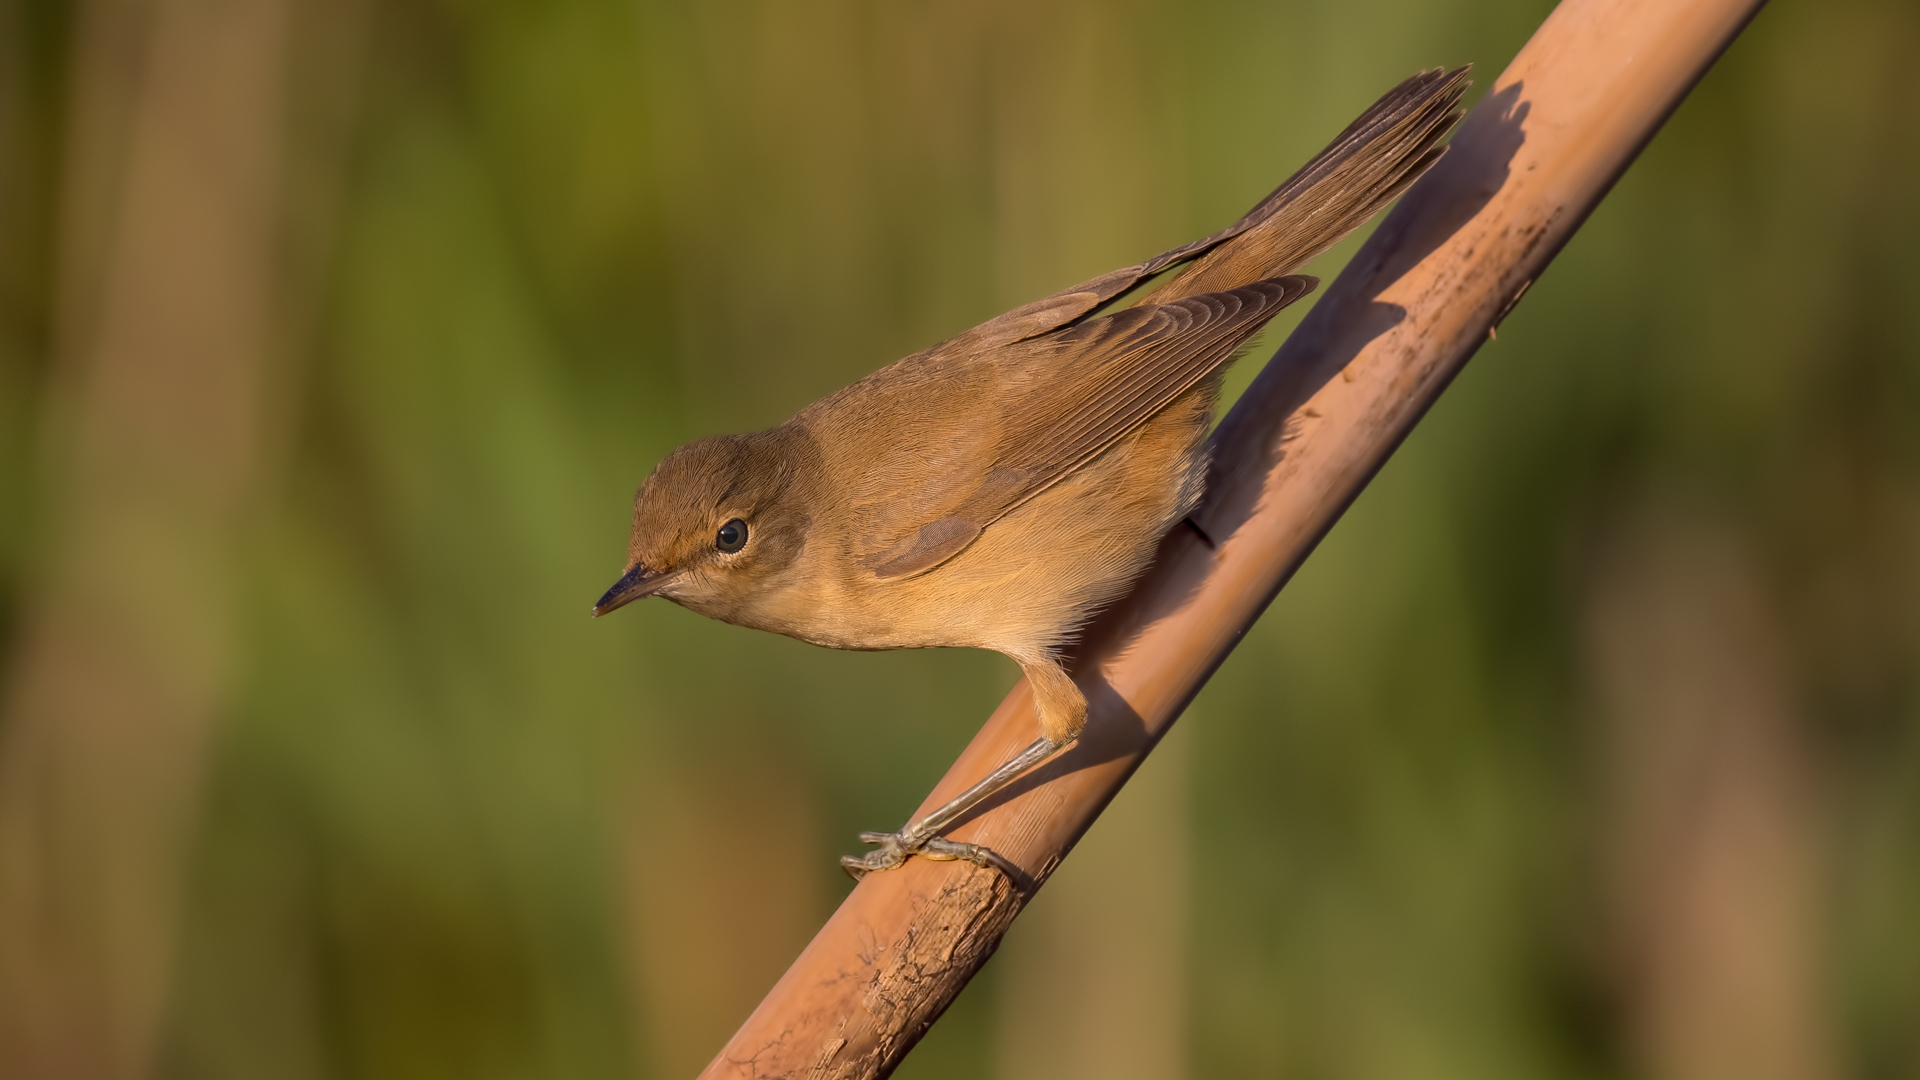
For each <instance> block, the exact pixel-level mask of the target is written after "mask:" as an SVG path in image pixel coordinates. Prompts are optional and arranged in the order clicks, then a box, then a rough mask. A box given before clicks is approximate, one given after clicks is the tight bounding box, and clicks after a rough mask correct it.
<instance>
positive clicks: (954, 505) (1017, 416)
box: [849, 277, 1315, 578]
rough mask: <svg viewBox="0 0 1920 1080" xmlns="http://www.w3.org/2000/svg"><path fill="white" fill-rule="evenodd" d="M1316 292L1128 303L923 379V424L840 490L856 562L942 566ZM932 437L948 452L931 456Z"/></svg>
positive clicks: (917, 412) (906, 571) (1262, 288)
mask: <svg viewBox="0 0 1920 1080" xmlns="http://www.w3.org/2000/svg"><path fill="white" fill-rule="evenodd" d="M1314 284H1315V281H1314V279H1313V278H1308V277H1285V278H1276V279H1273V280H1270V281H1260V282H1255V283H1253V284H1251V285H1246V286H1242V287H1241V288H1238V289H1231V290H1228V291H1225V292H1218V293H1207V294H1205V295H1201V296H1192V297H1187V298H1184V299H1181V300H1177V301H1175V302H1173V303H1169V304H1156V305H1148V306H1141V307H1134V308H1128V309H1126V310H1124V311H1121V312H1118V313H1116V314H1114V315H1110V316H1107V317H1105V318H1101V319H1096V320H1093V321H1091V322H1087V323H1082V324H1080V325H1078V326H1073V327H1070V328H1068V329H1065V330H1061V331H1058V332H1056V333H1053V334H1048V335H1045V336H1043V337H1040V338H1035V339H1030V340H1027V341H1023V342H1019V343H1016V344H1013V345H1009V346H1005V347H1003V348H1002V349H999V350H996V351H995V352H994V353H993V354H992V355H991V356H976V357H975V358H974V362H972V363H967V364H965V365H964V368H963V369H961V368H950V369H948V370H947V371H944V372H942V373H941V375H942V376H943V377H940V378H936V379H929V380H927V381H926V383H925V384H923V385H922V387H921V389H920V391H919V393H921V394H924V395H927V396H925V397H924V398H922V399H921V400H918V401H916V402H915V406H916V407H914V408H912V409H911V411H910V413H908V415H912V416H914V417H916V418H925V419H916V421H915V422H911V423H904V424H902V425H901V426H900V432H899V434H898V438H899V439H900V440H901V445H900V448H899V450H898V451H897V452H895V453H891V454H888V455H886V460H885V461H884V462H883V463H881V464H880V465H879V466H878V467H877V468H875V469H873V470H872V471H871V472H870V473H869V475H868V477H867V478H866V480H865V481H864V482H863V483H862V484H860V485H859V489H858V490H857V491H855V492H850V493H849V494H850V495H852V499H851V500H850V501H851V502H852V503H853V507H852V509H853V510H854V513H855V521H856V539H855V542H854V547H855V551H854V554H855V556H856V557H857V558H858V559H859V561H860V564H861V565H862V566H864V567H865V568H866V569H867V570H868V571H870V572H871V573H872V574H873V575H874V576H875V577H879V578H898V577H907V576H910V575H913V574H918V573H922V572H924V571H927V570H930V569H932V568H933V567H935V566H938V565H940V564H941V563H943V562H945V561H946V560H948V559H950V558H952V557H953V556H954V555H956V554H958V553H959V552H961V551H962V550H964V549H965V548H966V547H967V545H969V544H971V543H972V542H973V540H974V538H975V537H977V536H979V535H980V533H981V531H982V530H984V529H985V528H987V526H989V525H991V524H992V523H993V522H994V521H995V520H996V519H998V518H999V517H1000V516H1001V515H1003V514H1005V513H1007V512H1008V511H1010V510H1012V509H1013V508H1014V507H1016V506H1019V505H1020V504H1021V503H1023V502H1025V501H1026V500H1028V499H1030V498H1032V497H1034V496H1035V495H1037V494H1039V493H1040V492H1042V491H1044V490H1046V489H1047V488H1048V487H1051V486H1052V485H1053V484H1055V483H1058V482H1059V481H1060V480H1061V479H1062V478H1064V477H1066V476H1068V475H1069V474H1071V473H1072V472H1073V471H1074V470H1075V469H1077V468H1079V467H1080V466H1082V465H1084V464H1086V463H1087V462H1088V461H1090V460H1092V459H1093V458H1094V457H1095V456H1097V455H1098V454H1099V453H1100V452H1101V451H1103V450H1106V449H1107V448H1108V447H1110V446H1112V445H1113V444H1114V443H1116V442H1118V441H1119V440H1120V439H1121V438H1123V437H1124V436H1126V435H1127V434H1128V433H1129V432H1132V431H1133V430H1135V429H1136V428H1138V427H1139V426H1140V425H1141V424H1144V423H1146V422H1147V420H1148V419H1150V418H1151V417H1153V415H1154V414H1155V413H1158V412H1159V411H1160V410H1162V409H1164V408H1166V407H1167V406H1169V405H1171V404H1172V403H1173V402H1174V401H1175V399H1177V398H1179V397H1180V396H1181V395H1182V394H1184V393H1186V392H1187V391H1188V390H1191V389H1192V388H1193V387H1194V386H1195V385H1197V384H1198V383H1199V382H1200V381H1201V380H1202V379H1204V378H1206V377H1207V375H1208V374H1209V373H1211V372H1212V371H1214V370H1215V369H1216V368H1218V367H1220V366H1221V365H1222V364H1224V363H1226V362H1227V361H1228V360H1229V359H1231V358H1232V357H1233V354H1234V351H1235V350H1236V349H1238V348H1239V347H1240V346H1241V345H1243V344H1245V343H1246V341H1247V339H1249V338H1251V337H1252V336H1253V335H1254V334H1255V333H1256V332H1258V331H1259V329H1260V328H1261V327H1262V326H1265V325H1266V323H1267V320H1269V319H1271V318H1273V316H1274V315H1275V314H1277V313H1278V312H1279V311H1280V309H1281V308H1283V307H1286V306H1287V305H1288V304H1290V303H1292V302H1293V301H1295V300H1297V299H1299V298H1300V297H1302V296H1305V295H1306V294H1307V293H1308V292H1310V291H1311V290H1312V289H1313V286H1314ZM949 395H952V400H946V399H947V398H948V396H949ZM895 415H901V413H895ZM936 430H937V431H938V432H939V435H935V432H936ZM942 437H944V438H950V439H952V440H954V441H955V445H954V447H952V448H942V449H940V450H938V451H935V450H934V444H935V443H937V442H939V441H940V440H941V438H942ZM935 453H937V456H938V457H939V458H942V459H944V461H939V462H936V461H933V460H930V457H931V456H932V455H933V454H935ZM981 463H991V467H990V468H982V467H981ZM943 466H944V467H943ZM956 466H960V467H956Z"/></svg>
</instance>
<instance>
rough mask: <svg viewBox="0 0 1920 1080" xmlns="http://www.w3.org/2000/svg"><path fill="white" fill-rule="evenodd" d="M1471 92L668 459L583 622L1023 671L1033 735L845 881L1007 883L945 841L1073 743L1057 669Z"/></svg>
mask: <svg viewBox="0 0 1920 1080" xmlns="http://www.w3.org/2000/svg"><path fill="white" fill-rule="evenodd" d="M1466 70H1467V69H1465V68H1461V69H1458V70H1455V71H1442V70H1438V69H1436V70H1433V71H1427V72H1422V73H1421V74H1419V75H1415V76H1414V77H1412V78H1410V79H1408V80H1407V81H1405V82H1403V83H1401V84H1400V85H1399V86H1397V87H1395V88H1394V89H1393V90H1391V91H1389V92H1388V93H1387V94H1386V96H1384V97H1382V98H1381V99H1380V100H1379V101H1378V102H1375V103H1374V105H1373V106H1372V107H1371V108H1369V109H1368V110H1367V111H1366V112H1365V113H1364V114H1362V115H1361V116H1360V118H1359V119H1358V120H1355V121H1354V122H1353V123H1352V124H1351V125H1350V126H1349V127H1348V128H1347V130H1346V131H1344V132H1342V133H1341V134H1340V137H1339V138H1337V139H1335V140H1334V141H1333V144H1332V145H1330V146H1329V147H1327V149H1325V150H1323V151H1321V153H1320V154H1319V155H1318V156H1316V157H1315V158H1314V159H1313V160H1312V161H1310V162H1309V163H1308V164H1307V165H1306V167H1305V168H1303V169H1301V170H1300V171H1299V172H1298V173H1296V174H1294V176H1293V177H1292V178H1291V179H1289V180H1288V181H1287V182H1286V183H1284V184H1282V185H1280V187H1279V188H1278V189H1277V190H1276V191H1274V192H1273V193H1272V194H1271V195H1269V196H1267V198H1266V199H1264V200H1262V201H1261V203H1260V204H1259V205H1258V206H1256V207H1254V208H1253V210H1252V211H1250V212H1249V213H1248V214H1247V215H1246V216H1245V217H1244V218H1241V219H1240V221H1238V222H1237V223H1235V224H1234V225H1233V226H1232V227H1230V228H1228V229H1226V230H1225V231H1223V232H1220V233H1216V234H1215V235H1213V236H1210V237H1207V238H1206V239H1204V240H1199V241H1196V242H1194V243H1191V244H1188V245H1186V246H1185V247H1181V248H1176V249H1175V250H1173V251H1169V252H1167V253H1166V254H1164V255H1160V256H1158V257H1156V258H1153V259H1149V260H1147V261H1146V262H1144V263H1140V264H1138V265H1136V266H1129V267H1126V268H1124V269H1121V270H1116V271H1114V272H1112V273H1110V274H1106V275H1103V276H1101V277H1097V278H1095V279H1093V280H1092V281H1089V282H1086V283H1085V284H1082V285H1076V286H1074V287H1072V288H1070V289H1066V290H1064V291H1062V292H1058V293H1055V294H1053V295H1052V296H1049V297H1046V298H1045V299H1043V300H1038V301H1035V302H1034V303H1031V304H1028V305H1026V306H1025V307H1019V308H1015V309H1014V310H1012V311H1009V312H1007V313H1006V314H1004V315H1001V316H1000V317H998V318H996V319H993V320H991V321H989V322H986V323H983V324H981V325H979V326H976V327H974V328H973V329H972V330H969V331H967V332H966V333H964V334H961V335H960V336H958V337H955V338H952V339H951V340H948V341H945V342H942V343H941V344H938V345H935V346H933V347H932V348H929V349H926V350H924V351H922V352H919V353H915V354H914V355H912V356H909V357H907V358H906V359H904V360H901V361H899V362H897V363H894V364H892V365H890V366H888V367H885V368H882V369H881V370H879V371H877V372H874V373H873V374H872V375H869V376H867V377H866V378H865V379H862V380H861V381H859V382H857V383H855V384H854V385H852V386H850V387H848V388H846V389H845V390H842V391H840V392H839V393H837V394H834V395H833V396H832V397H829V398H826V399H825V400H823V401H818V402H815V403H814V404H812V405H809V406H807V407H806V408H805V409H802V410H801V411H800V412H799V413H798V414H797V415H795V416H794V417H793V418H792V419H791V420H788V421H787V422H786V423H784V424H781V425H780V426H779V427H776V428H773V429H772V430H770V431H761V432H755V433H753V434H749V435H723V436H716V437H712V438H705V439H697V440H695V441H693V442H690V443H688V444H686V445H685V446H682V447H680V448H679V449H677V450H675V451H674V452H673V453H671V454H669V455H667V457H666V459H665V460H663V461H662V462H660V464H659V466H658V467H656V468H655V469H654V471H653V474H652V475H651V476H649V477H647V480H646V483H645V484H643V485H642V486H641V488H640V492H639V494H638V495H637V496H636V497H635V499H634V505H633V539H632V542H631V543H630V544H629V546H628V549H627V571H626V573H625V574H624V575H622V577H621V578H620V580H619V581H618V582H616V583H615V584H614V586H613V588H611V589H609V590H607V593H606V595H605V596H602V597H601V598H600V602H599V603H598V604H596V605H595V606H594V609H593V613H594V614H595V615H604V614H606V613H607V612H609V611H612V610H614V609H615V608H618V607H620V606H622V605H624V604H628V603H631V602H632V601H634V600H638V599H640V598H641V597H644V596H652V595H659V596H663V597H665V598H667V599H668V600H671V601H673V602H674V603H676V604H679V605H681V606H682V607H686V608H689V609H691V610H693V611H696V612H699V613H700V614H702V615H706V616H709V617H711V618H715V619H720V620H723V621H725V622H730V623H735V624H737V625H740V626H750V627H755V628H757V629H761V630H771V631H773V632H775V633H779V634H786V635H789V636H791V637H796V638H799V639H801V640H802V641H810V642H813V643H814V644H816V645H826V646H830V647H832V648H837V649H914V648H928V647H932V646H970V647H973V648H981V649H994V650H997V651H999V652H1001V653H1004V654H1006V655H1007V656H1009V657H1011V658H1012V659H1013V660H1014V661H1015V662H1016V663H1018V664H1019V665H1020V667H1021V670H1022V671H1024V672H1025V673H1026V676H1027V679H1028V681H1029V682H1030V683H1031V684H1032V688H1033V695H1034V702H1035V706H1036V709H1037V711H1038V713H1039V720H1040V730H1041V733H1042V737H1041V738H1040V739H1039V740H1037V741H1036V742H1035V743H1034V744H1033V745H1032V746H1030V747H1028V748H1027V749H1026V750H1025V751H1023V752H1021V753H1020V754H1019V755H1018V756H1017V757H1015V758H1014V759H1013V760H1011V761H1009V762H1007V763H1006V764H1005V765H1003V766H1001V767H1000V768H999V769H996V770H995V771H994V772H993V773H992V774H990V775H989V776H987V777H985V778H984V779H982V780H981V781H980V782H979V783H978V784H976V785H975V786H974V787H973V788H971V789H969V790H968V791H967V792H966V793H965V794H963V795H961V796H960V797H959V798H957V799H955V800H954V801H953V802H951V803H949V804H947V805H946V806H943V807H941V808H940V809H939V810H937V811H935V812H934V813H932V814H929V815H927V816H926V817H924V818H921V819H919V820H917V821H912V822H909V823H908V824H907V826H906V827H905V828H903V829H902V830H901V831H900V832H898V833H887V834H881V833H867V834H863V836H862V839H863V840H865V841H867V842H868V843H877V844H879V845H880V847H879V848H878V849H877V850H875V851H872V852H869V853H868V854H867V855H866V856H865V857H864V858H858V859H856V858H853V857H851V856H849V857H847V858H845V859H842V860H841V861H842V862H843V863H844V864H845V865H846V866H847V868H848V869H849V870H850V871H852V872H854V873H855V874H856V876H857V875H859V874H861V873H865V872H867V871H870V870H883V869H887V868H890V867H894V866H898V865H900V863H902V862H903V861H905V860H906V858H907V857H908V856H910V855H915V854H918V855H924V856H927V857H931V858H965V859H971V860H973V861H976V862H981V863H987V862H997V861H998V860H997V857H995V856H994V855H993V854H992V853H991V852H987V851H985V850H983V849H981V848H979V847H976V846H974V845H971V844H961V843H957V842H954V841H950V840H946V839H943V838H941V837H939V836H938V835H937V833H939V831H940V830H942V829H944V828H945V827H946V826H947V825H949V824H951V823H952V822H953V821H954V820H955V819H957V818H958V817H959V816H960V815H961V814H964V813H965V812H966V811H967V810H968V809H970V808H972V807H973V806H975V805H978V804H979V803H980V802H981V801H982V800H984V799H986V798H987V797H988V796H990V795H992V794H993V792H995V791H996V790H998V789H1000V788H1002V787H1004V786H1005V785H1006V784H1008V783H1010V782H1011V781H1012V780H1013V779H1014V778H1016V777H1017V776H1019V775H1020V774H1021V773H1022V772H1024V771H1026V770H1027V769H1029V768H1031V767H1033V766H1034V765H1036V764H1038V763H1040V762H1042V761H1044V760H1046V759H1047V758H1048V757H1051V756H1052V755H1053V754H1054V753H1056V752H1058V751H1059V750H1060V749H1061V748H1063V747H1065V746H1066V745H1068V744H1069V743H1071V742H1072V741H1073V740H1074V739H1075V738H1077V737H1078V736H1079V734H1080V731H1081V728H1082V727H1083V726H1084V724H1085V722H1086V713H1087V703H1086V699H1085V698H1084V697H1083V696H1082V695H1081V692H1080V689H1079V687H1077V686H1076V685H1075V684H1074V681H1073V679H1072V677H1071V676H1069V675H1068V674H1067V672H1066V670H1065V669H1064V668H1062V667H1061V665H1060V657H1061V651H1062V649H1063V647H1064V646H1065V645H1067V644H1068V643H1069V642H1071V641H1072V639H1073V638H1074V635H1075V634H1076V633H1077V632H1078V631H1079V629H1080V628H1081V627H1082V626H1083V625H1084V624H1085V623H1086V621H1087V620H1088V618H1089V617H1091V615H1092V614H1093V613H1094V612H1096V611H1097V610H1098V609H1099V608H1100V607H1101V606H1102V605H1104V604H1106V603H1108V602H1109V601H1111V600H1113V599H1114V598H1116V597H1117V596H1119V595H1120V594H1121V593H1122V592H1123V591H1124V590H1125V589H1126V588H1127V587H1128V586H1129V585H1130V584H1131V583H1132V582H1133V581H1134V579H1135V578H1136V577H1138V576H1139V574H1140V573H1141V572H1142V571H1143V570H1144V569H1145V568H1146V566H1147V563H1148V561H1149V559H1151V557H1152V555H1153V553H1154V550H1155V548H1156V546H1157V545H1158V543H1159V541H1160V538H1161V536H1162V535H1163V534H1165V533H1166V531H1167V530H1168V529H1169V528H1171V527H1172V526H1174V525H1176V524H1178V523H1179V522H1180V521H1181V520H1182V519H1183V518H1184V517H1185V516H1186V515H1187V514H1188V513H1189V512H1190V511H1191V510H1192V509H1193V507H1194V505H1195V504H1196V503H1197V502H1198V500H1199V498H1200V495H1201V489H1202V484H1203V481H1204V479H1205V473H1206V455H1205V452H1204V449H1203V442H1204V436H1205V434H1206V431H1207V426H1208V420H1209V417H1210V416H1211V414H1212V411H1213V406H1214V400H1215V398H1216V397H1217V396H1218V393H1219V389H1220V382H1221V377H1222V372H1223V371H1224V369H1225V367H1226V365H1227V363H1228V362H1229V361H1230V360H1232V359H1233V357H1234V354H1235V352H1236V350H1238V349H1239V348H1240V347H1241V346H1242V345H1243V344H1245V343H1246V342H1247V340H1248V339H1249V338H1251V337H1252V336H1253V335H1254V334H1255V333H1256V332H1258V331H1259V329H1260V328H1261V327H1262V326H1264V325H1266V323H1267V320H1269V319H1271V318H1273V316H1274V315H1275V314H1276V313H1277V312H1279V311H1280V309H1281V308H1283V307H1286V306H1287V305H1288V304H1291V303H1292V302H1294V301H1295V300H1298V299H1299V298H1300V297H1302V296H1305V295H1306V294H1307V293H1308V292H1310V291H1311V290H1312V289H1313V287H1314V285H1315V284H1317V282H1316V281H1315V280H1314V279H1313V278H1310V277H1290V276H1286V275H1288V274H1289V272H1290V271H1292V270H1293V269H1294V268H1296V267H1298V266H1300V265H1301V264H1303V263H1305V262H1306V261H1307V260H1308V259H1311V258H1313V257H1314V256H1315V255H1318V254H1319V253H1321V252H1323V251H1325V250H1326V249H1327V248H1329V247H1331V246H1332V245H1333V244H1334V243H1335V242H1337V241H1338V240H1340V238H1342V237H1344V236H1346V235H1347V234H1348V233H1349V232H1351V231H1353V230H1354V229H1355V228H1357V227H1359V226H1360V225H1361V224H1362V223H1364V222H1365V221H1366V220H1367V219H1368V218H1370V217H1372V216H1373V215H1374V213H1376V212H1377V211H1378V210H1379V209H1380V208H1381V207H1383V206H1385V205H1386V204H1387V203H1388V202H1391V201H1392V200H1393V199H1394V197H1395V196H1397V195H1399V194H1400V192H1401V191H1403V190H1405V189H1406V187H1407V186H1408V185H1409V184H1411V183H1413V181H1414V180H1416V179H1418V178H1419V176H1420V175H1421V174H1422V173H1423V172H1425V171H1426V170H1427V168H1428V167H1429V166H1431V165H1432V164H1433V163H1434V161H1436V160H1437V159H1438V158H1439V156H1440V155H1441V154H1442V153H1443V152H1444V148H1443V147H1441V146H1439V145H1438V144H1439V140H1440V139H1441V138H1442V137H1443V136H1444V135H1445V134H1446V133H1447V131H1448V130H1449V129H1451V128H1452V126H1453V124H1454V122H1455V121H1456V120H1457V119H1458V118H1459V113H1458V112H1457V106H1458V105H1459V102H1460V98H1461V95H1462V94H1464V93H1465V90H1466V85H1467V84H1466ZM1175 267H1182V269H1180V270H1179V272H1178V273H1177V274H1174V275H1173V276H1172V277H1171V278H1170V279H1169V280H1167V281H1166V282H1164V283H1163V284H1160V285H1159V286H1158V287H1157V288H1155V289H1153V291H1152V292H1151V293H1149V294H1148V295H1147V296H1146V297H1145V298H1144V299H1141V300H1140V301H1138V302H1137V303H1134V304H1132V305H1131V306H1127V307H1124V308H1120V309H1119V310H1112V311H1103V310H1102V309H1103V308H1106V307H1107V306H1108V305H1109V303H1110V302H1111V301H1113V300H1114V299H1116V298H1118V297H1121V296H1123V294H1126V293H1128V292H1129V291H1131V290H1133V289H1134V288H1135V287H1136V286H1139V285H1140V284H1141V283H1143V282H1146V281H1148V279H1150V278H1152V277H1153V276H1154V275H1157V274H1160V273H1162V272H1163V271H1167V270H1169V269H1172V268H1175Z"/></svg>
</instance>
